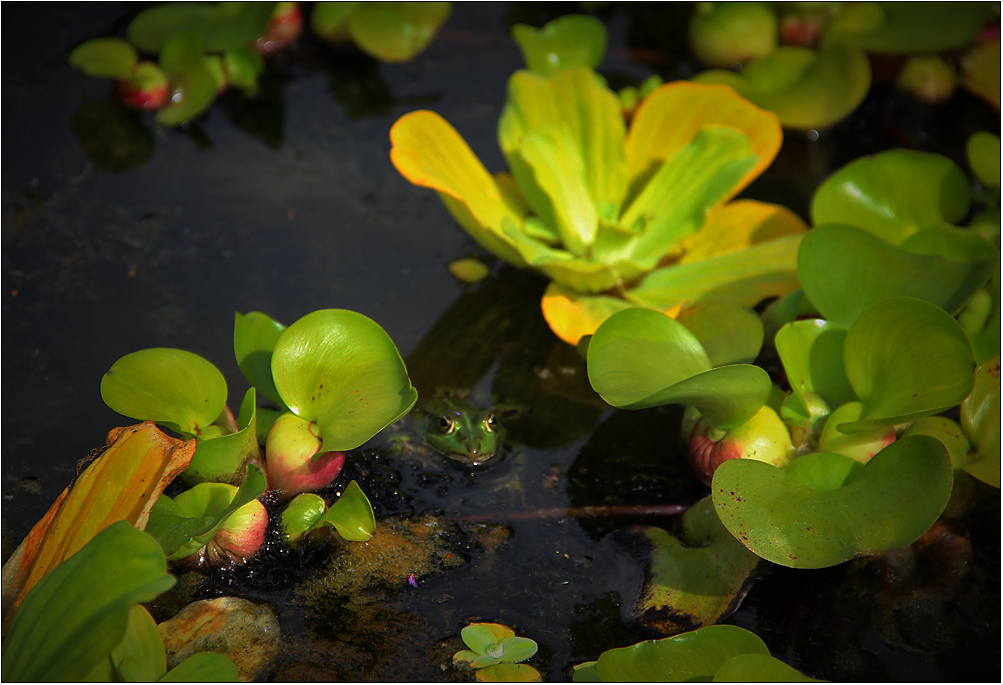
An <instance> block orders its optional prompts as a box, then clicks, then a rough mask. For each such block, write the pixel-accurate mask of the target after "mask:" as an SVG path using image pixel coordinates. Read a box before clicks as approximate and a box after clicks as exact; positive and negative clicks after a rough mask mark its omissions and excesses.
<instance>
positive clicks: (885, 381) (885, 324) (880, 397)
mask: <svg viewBox="0 0 1003 685" xmlns="http://www.w3.org/2000/svg"><path fill="white" fill-rule="evenodd" d="M844 358H845V364H846V375H847V378H848V379H849V381H850V384H851V385H852V386H853V389H854V391H855V392H856V395H857V397H859V398H860V401H861V402H863V404H864V406H865V409H864V412H863V414H862V415H861V417H860V420H859V421H854V422H851V423H847V424H841V425H840V426H839V428H840V430H841V431H843V432H844V433H848V432H852V431H855V430H863V429H866V428H874V427H876V426H879V425H892V424H897V423H904V422H906V421H910V420H912V419H916V418H919V417H920V416H929V415H931V414H937V413H939V412H942V411H944V410H946V409H949V408H951V407H954V406H956V405H958V404H960V403H961V401H962V400H964V399H965V398H966V397H967V396H968V394H969V393H970V392H971V391H972V386H973V384H974V382H975V381H974V375H973V372H974V370H975V355H974V353H973V351H972V345H971V343H970V342H969V341H968V337H967V336H966V335H965V332H964V331H963V330H962V329H961V326H959V325H958V322H957V321H955V320H954V319H953V318H951V317H950V316H949V315H948V314H946V313H945V312H944V311H943V310H942V309H940V308H939V307H935V306H934V305H932V304H929V303H927V302H923V301H922V300H915V299H911V298H894V299H888V300H882V301H881V302H878V303H876V304H873V305H871V306H870V307H868V308H867V309H865V310H864V311H863V312H862V313H861V314H860V316H859V317H857V320H856V321H855V322H854V324H853V326H852V327H850V331H849V333H847V335H846V342H845V346H844Z"/></svg>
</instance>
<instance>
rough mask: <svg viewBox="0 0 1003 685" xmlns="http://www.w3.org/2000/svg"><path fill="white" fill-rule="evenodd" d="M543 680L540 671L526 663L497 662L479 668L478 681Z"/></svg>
mask: <svg viewBox="0 0 1003 685" xmlns="http://www.w3.org/2000/svg"><path fill="white" fill-rule="evenodd" d="M534 644H536V643H534ZM541 681H542V678H541V676H540V672H539V671H537V670H536V669H535V668H533V667H532V666H528V665H526V664H495V665H494V666H488V667H487V668H480V669H478V670H477V682H479V683H539V682H541Z"/></svg>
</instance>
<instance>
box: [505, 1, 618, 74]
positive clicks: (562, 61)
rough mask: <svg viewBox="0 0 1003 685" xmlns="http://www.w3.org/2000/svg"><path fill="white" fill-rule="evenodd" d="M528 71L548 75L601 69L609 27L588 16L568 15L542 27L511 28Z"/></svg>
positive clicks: (522, 26)
mask: <svg viewBox="0 0 1003 685" xmlns="http://www.w3.org/2000/svg"><path fill="white" fill-rule="evenodd" d="M512 40H514V41H515V42H516V44H517V45H518V46H519V50H520V51H521V52H522V58H523V60H524V61H525V62H526V68H527V69H529V70H530V71H532V72H534V73H536V74H540V75H541V76H546V75H548V74H551V73H553V72H555V71H558V70H560V69H573V68H575V67H581V66H585V67H590V68H595V67H598V66H599V64H600V62H602V59H603V56H604V55H605V54H606V26H605V25H604V24H603V23H602V22H601V21H599V20H598V19H596V18H595V17H590V16H588V15H585V14H566V15H564V16H562V17H558V18H556V19H554V20H552V21H549V22H547V23H546V24H545V25H544V26H543V28H539V29H538V28H536V27H535V26H529V25H528V24H516V25H515V26H513V27H512Z"/></svg>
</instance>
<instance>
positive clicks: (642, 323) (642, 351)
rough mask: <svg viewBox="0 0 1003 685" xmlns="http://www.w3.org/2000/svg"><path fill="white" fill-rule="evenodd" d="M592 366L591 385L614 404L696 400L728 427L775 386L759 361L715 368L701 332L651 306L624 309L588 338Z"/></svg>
mask: <svg viewBox="0 0 1003 685" xmlns="http://www.w3.org/2000/svg"><path fill="white" fill-rule="evenodd" d="M588 372H589V382H591V384H592V387H593V388H594V389H595V391H596V392H598V393H599V394H600V395H601V396H602V397H603V399H604V400H606V401H607V402H609V403H610V404H611V405H613V406H614V407H619V408H622V409H645V408H647V407H656V406H659V405H663V404H672V403H679V404H692V405H694V406H696V407H697V408H699V409H700V412H701V414H702V415H703V416H704V417H705V418H706V419H707V421H708V422H710V423H711V424H712V425H713V426H715V427H718V428H722V429H724V430H728V429H730V428H734V427H736V426H739V425H741V424H742V423H744V422H745V421H746V420H748V419H749V418H750V417H752V415H753V414H755V413H756V412H757V411H758V410H759V409H760V407H762V406H763V404H765V402H766V399H767V398H768V397H769V396H770V392H771V390H772V388H773V385H772V383H771V381H770V377H769V374H767V373H766V372H765V371H764V370H763V369H761V368H759V367H757V366H750V365H745V364H735V365H731V366H722V367H720V368H717V369H711V368H710V360H709V359H708V357H707V353H706V352H704V350H703V347H702V346H701V345H700V342H699V341H698V340H697V339H696V336H694V335H693V334H692V333H691V332H690V331H689V330H688V329H687V328H686V327H685V326H683V325H682V324H681V323H679V322H678V321H675V320H673V319H671V318H670V317H668V316H666V315H665V314H662V313H661V312H656V311H653V310H649V309H625V310H623V311H622V312H617V313H616V314H614V315H613V316H611V317H610V318H608V319H607V320H606V321H604V322H603V323H602V325H600V326H599V328H598V329H597V330H596V332H595V335H593V336H592V340H591V341H590V343H589V349H588Z"/></svg>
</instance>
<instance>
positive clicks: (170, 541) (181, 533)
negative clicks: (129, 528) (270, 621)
mask: <svg viewBox="0 0 1003 685" xmlns="http://www.w3.org/2000/svg"><path fill="white" fill-rule="evenodd" d="M265 487H266V483H265V474H264V472H263V471H262V470H261V469H259V468H257V467H256V466H251V467H250V468H249V469H248V472H247V476H246V477H245V478H244V482H243V483H242V484H241V486H240V488H236V487H234V486H232V485H227V484H226V483H199V484H198V485H196V486H195V487H193V488H191V489H189V490H186V491H184V492H183V493H181V494H180V495H178V496H177V497H175V498H174V499H171V498H170V497H167V496H166V495H161V496H160V498H159V499H158V500H157V502H156V504H154V505H153V509H152V510H151V511H150V520H149V522H148V523H147V524H146V532H147V533H149V534H150V535H152V536H153V537H154V538H156V540H157V541H158V542H159V543H160V546H161V547H162V548H163V550H164V553H165V554H166V555H167V559H168V560H169V561H175V560H182V559H184V560H187V561H189V563H193V564H196V565H203V564H205V565H210V566H221V565H231V564H242V563H244V562H245V561H246V560H247V559H250V558H251V557H253V556H254V555H255V554H256V553H257V551H258V548H260V547H261V544H262V543H263V542H264V538H265V528H266V527H267V525H268V514H267V512H266V511H265V508H264V506H263V505H262V504H261V502H259V501H258V499H257V498H258V497H260V496H261V495H262V494H263V493H264V492H265Z"/></svg>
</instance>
